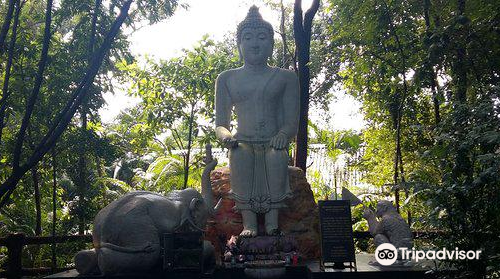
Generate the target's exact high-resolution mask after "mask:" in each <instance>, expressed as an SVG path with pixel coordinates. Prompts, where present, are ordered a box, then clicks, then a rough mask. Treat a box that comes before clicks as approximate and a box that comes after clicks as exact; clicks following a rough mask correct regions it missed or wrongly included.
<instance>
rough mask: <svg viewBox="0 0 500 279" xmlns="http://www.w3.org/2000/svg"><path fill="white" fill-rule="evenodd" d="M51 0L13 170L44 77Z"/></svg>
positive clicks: (49, 33)
mask: <svg viewBox="0 0 500 279" xmlns="http://www.w3.org/2000/svg"><path fill="white" fill-rule="evenodd" d="M52 1H53V0H47V7H46V10H45V28H44V35H43V43H42V53H41V55H40V61H39V62H38V70H37V73H36V77H35V84H34V86H33V91H32V92H31V95H30V96H29V98H28V101H27V104H26V111H25V112H24V116H23V120H22V122H21V128H19V132H18V134H17V139H16V145H15V147H14V152H13V154H12V155H13V157H14V159H13V164H12V167H13V169H14V171H15V170H16V169H19V163H20V160H21V154H22V149H23V143H24V137H25V136H26V129H28V126H29V123H30V119H31V115H32V113H33V109H34V108H35V103H36V99H37V97H38V94H39V93H40V88H41V86H42V82H43V78H44V72H45V66H46V65H47V58H48V53H49V45H50V38H51V37H52V34H51V32H50V24H51V23H52Z"/></svg>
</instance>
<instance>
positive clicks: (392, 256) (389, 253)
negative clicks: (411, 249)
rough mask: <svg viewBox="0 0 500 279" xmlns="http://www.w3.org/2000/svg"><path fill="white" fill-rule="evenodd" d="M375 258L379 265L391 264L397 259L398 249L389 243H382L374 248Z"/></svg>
mask: <svg viewBox="0 0 500 279" xmlns="http://www.w3.org/2000/svg"><path fill="white" fill-rule="evenodd" d="M375 259H376V260H377V262H378V263H379V264H381V265H391V264H393V263H395V262H396V260H397V259H398V250H397V249H396V247H394V245H392V244H390V243H383V244H380V245H379V246H378V247H377V250H375Z"/></svg>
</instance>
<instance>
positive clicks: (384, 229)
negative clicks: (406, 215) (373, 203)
mask: <svg viewBox="0 0 500 279" xmlns="http://www.w3.org/2000/svg"><path fill="white" fill-rule="evenodd" d="M363 217H364V218H365V219H366V220H367V221H368V226H369V231H370V234H371V235H372V236H373V241H374V243H375V246H377V247H378V246H379V245H380V244H383V243H391V244H392V245H394V247H396V249H399V248H401V247H404V248H408V249H411V248H412V247H413V234H412V232H411V230H410V226H409V225H408V223H406V221H405V220H404V219H403V217H401V215H399V213H398V212H397V210H396V208H395V207H394V206H393V205H392V202H390V201H379V202H378V204H377V212H376V213H375V212H373V210H371V209H369V208H366V209H365V211H364V212H363ZM377 217H378V218H379V220H377Z"/></svg>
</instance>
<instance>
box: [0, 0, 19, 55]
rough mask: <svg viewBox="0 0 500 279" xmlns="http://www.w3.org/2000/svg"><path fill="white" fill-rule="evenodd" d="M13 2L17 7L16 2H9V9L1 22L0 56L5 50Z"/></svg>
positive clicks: (11, 0)
mask: <svg viewBox="0 0 500 279" xmlns="http://www.w3.org/2000/svg"><path fill="white" fill-rule="evenodd" d="M14 2H17V4H18V5H19V1H18V0H17V1H15V0H9V7H8V8H7V13H5V19H4V20H3V24H2V29H0V55H2V54H3V52H4V49H5V48H4V45H5V39H6V38H7V33H9V28H10V22H11V21H12V14H13V13H14ZM14 37H15V36H14Z"/></svg>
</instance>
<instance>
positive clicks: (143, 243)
mask: <svg viewBox="0 0 500 279" xmlns="http://www.w3.org/2000/svg"><path fill="white" fill-rule="evenodd" d="M205 163H206V166H205V169H204V171H203V174H202V185H201V186H202V193H201V194H200V193H199V192H198V191H196V190H195V189H192V188H188V189H185V190H179V191H172V192H171V193H169V194H168V195H167V196H162V195H159V194H156V193H153V192H148V191H138V192H131V193H128V194H126V195H124V196H122V197H121V198H119V199H117V200H115V201H113V202H112V203H110V204H109V205H107V206H106V207H104V208H103V209H102V210H101V211H99V213H98V214H97V216H96V217H95V219H94V227H93V231H92V240H93V241H92V242H93V245H94V249H91V250H84V251H80V252H78V253H77V254H76V255H75V258H74V261H75V265H76V269H77V271H78V272H79V273H80V274H92V273H101V274H104V275H109V274H118V273H127V272H137V271H148V270H152V269H154V268H155V267H156V266H157V265H158V263H159V262H160V258H161V244H160V239H161V237H162V235H163V234H164V233H172V232H177V231H179V229H184V230H185V229H186V228H191V229H192V230H203V229H204V228H205V226H206V223H207V219H208V217H209V216H210V215H212V214H214V213H215V211H216V210H217V208H218V206H219V204H220V200H219V202H218V203H217V205H216V206H215V207H214V206H213V198H212V188H211V184H210V172H211V171H212V170H213V169H214V168H215V166H216V165H217V161H216V160H214V159H213V158H212V154H211V150H210V146H207V156H206V158H205ZM210 251H212V252H213V246H211V244H210V242H207V241H205V243H204V254H206V255H210V254H211V252H210Z"/></svg>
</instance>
